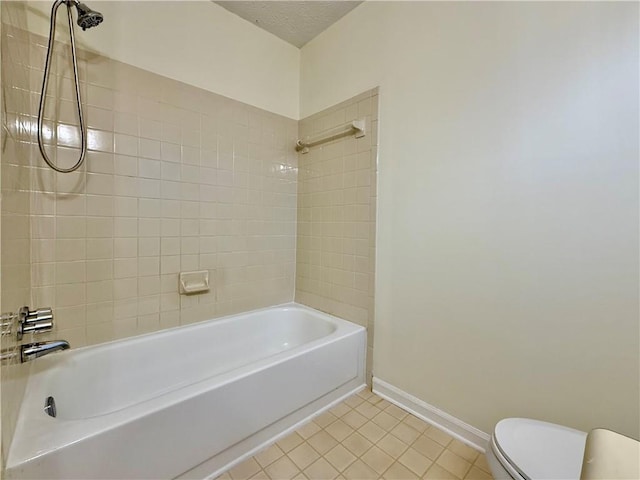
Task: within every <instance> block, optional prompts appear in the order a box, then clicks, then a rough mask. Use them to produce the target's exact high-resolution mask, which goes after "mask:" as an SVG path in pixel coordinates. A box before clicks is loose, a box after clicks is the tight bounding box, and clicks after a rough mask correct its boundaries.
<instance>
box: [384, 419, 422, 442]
mask: <svg viewBox="0 0 640 480" xmlns="http://www.w3.org/2000/svg"><path fill="white" fill-rule="evenodd" d="M391 434H392V435H395V436H396V437H398V438H399V439H400V440H402V441H403V442H404V443H406V444H408V445H411V444H412V443H413V442H415V441H416V440H417V439H418V437H419V436H420V432H418V431H417V430H414V429H413V428H411V427H410V426H409V425H407V424H406V423H399V424H398V425H396V426H395V427H393V428H392V429H391Z"/></svg>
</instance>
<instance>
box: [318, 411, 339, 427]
mask: <svg viewBox="0 0 640 480" xmlns="http://www.w3.org/2000/svg"><path fill="white" fill-rule="evenodd" d="M337 419H338V417H336V416H335V415H334V414H333V413H331V412H324V413H323V414H322V415H318V416H317V417H316V418H314V419H313V421H314V422H315V423H316V424H317V425H318V426H319V427H321V428H325V427H327V426H328V425H330V424H332V423H333V422H335V421H336V420H337Z"/></svg>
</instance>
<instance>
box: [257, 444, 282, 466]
mask: <svg viewBox="0 0 640 480" xmlns="http://www.w3.org/2000/svg"><path fill="white" fill-rule="evenodd" d="M282 455H284V453H283V451H282V450H281V449H280V447H278V445H271V446H270V447H269V448H267V449H265V450H263V451H261V452H260V453H258V454H257V455H254V457H253V458H255V459H256V460H257V461H258V463H259V464H260V466H261V467H262V468H264V467H266V466H267V465H271V464H272V463H273V462H275V461H276V460H278V459H279V458H280V457H281V456H282Z"/></svg>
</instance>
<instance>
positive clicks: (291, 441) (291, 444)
mask: <svg viewBox="0 0 640 480" xmlns="http://www.w3.org/2000/svg"><path fill="white" fill-rule="evenodd" d="M302 442H304V439H303V438H302V437H301V436H300V435H298V434H297V433H296V432H293V433H292V434H290V435H287V436H286V437H284V438H281V439H280V440H278V442H277V445H278V446H279V447H280V448H281V449H282V451H283V452H284V453H287V452H290V451H291V450H293V449H294V448H296V447H297V446H298V445H300V444H301V443H302Z"/></svg>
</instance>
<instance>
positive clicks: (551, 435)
mask: <svg viewBox="0 0 640 480" xmlns="http://www.w3.org/2000/svg"><path fill="white" fill-rule="evenodd" d="M493 437H494V441H495V444H496V445H497V447H498V448H499V449H500V452H501V453H502V456H504V458H505V459H506V460H507V461H508V462H509V463H510V465H511V467H512V468H514V469H515V470H517V471H518V472H519V473H520V474H521V475H522V476H523V477H524V478H526V479H528V480H552V479H557V480H571V479H575V480H578V479H579V478H580V471H581V470H582V457H583V455H584V446H585V441H586V437H587V434H586V433H585V432H581V431H579V430H574V429H572V428H567V427H563V426H561V425H555V424H553V423H547V422H541V421H538V420H531V419H528V418H507V419H505V420H501V421H499V422H498V424H497V425H496V428H495V431H494V434H493ZM498 458H500V457H498ZM500 460H501V461H503V459H500ZM505 467H507V465H505Z"/></svg>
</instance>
